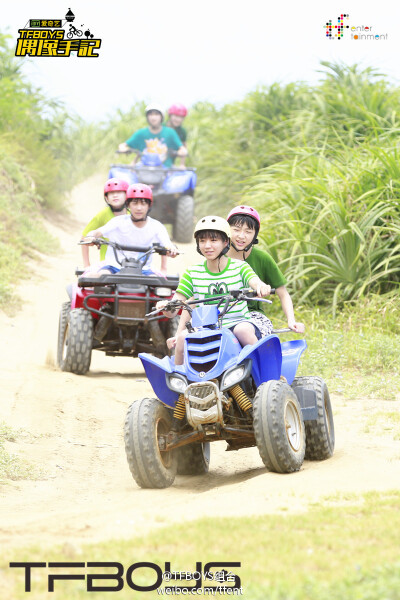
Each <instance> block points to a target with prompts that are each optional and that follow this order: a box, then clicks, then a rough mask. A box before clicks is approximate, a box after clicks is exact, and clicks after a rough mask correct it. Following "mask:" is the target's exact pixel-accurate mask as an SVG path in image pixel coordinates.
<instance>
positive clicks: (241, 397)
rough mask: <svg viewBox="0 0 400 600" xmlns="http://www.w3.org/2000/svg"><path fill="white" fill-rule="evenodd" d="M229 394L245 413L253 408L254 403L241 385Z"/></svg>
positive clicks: (236, 386)
mask: <svg viewBox="0 0 400 600" xmlns="http://www.w3.org/2000/svg"><path fill="white" fill-rule="evenodd" d="M229 393H230V395H231V396H233V398H234V399H235V400H236V402H237V403H238V405H239V406H240V408H241V409H242V410H243V412H246V411H248V410H249V409H250V408H253V405H252V403H251V402H250V400H249V398H248V397H247V396H246V394H245V393H244V391H243V390H242V388H241V387H240V385H239V384H238V383H237V384H236V385H234V386H233V387H232V388H231V389H230V390H229Z"/></svg>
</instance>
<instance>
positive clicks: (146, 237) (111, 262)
mask: <svg viewBox="0 0 400 600" xmlns="http://www.w3.org/2000/svg"><path fill="white" fill-rule="evenodd" d="M152 204H153V192H152V190H151V188H150V187H149V186H148V185H145V184H144V183H134V184H132V185H130V186H129V187H128V190H127V193H126V208H127V209H128V210H129V212H130V214H126V215H121V216H119V217H115V218H114V219H112V220H111V221H109V222H108V223H107V224H106V225H103V226H102V227H99V228H98V229H96V230H94V231H90V232H88V234H87V238H93V237H94V238H99V237H102V236H106V237H107V238H108V239H109V240H110V241H111V242H116V243H117V244H120V245H122V246H145V247H147V246H151V245H152V244H155V243H158V244H161V245H162V246H164V247H166V248H170V251H169V252H168V255H169V256H172V257H175V256H176V254H177V252H176V248H175V247H174V246H173V244H172V242H171V240H170V237H169V235H168V232H167V230H166V229H165V227H164V225H163V224H162V223H160V221H157V220H156V219H152V218H151V217H149V216H148V215H149V212H150V210H151V206H152ZM124 255H126V256H128V257H129V256H134V257H138V256H139V253H138V252H133V251H132V252H129V251H125V252H124V254H121V253H120V252H119V251H118V250H117V256H118V258H119V260H120V261H121V262H122V260H123V258H124ZM152 258H153V256H152V254H150V256H149V258H148V260H147V262H146V265H145V268H144V269H143V274H145V275H150V274H152V273H154V271H152ZM105 263H106V265H105V266H104V267H102V268H101V270H100V271H99V272H98V275H101V274H104V273H117V272H118V271H119V270H120V269H121V265H120V264H119V263H118V262H117V260H116V258H115V255H114V249H113V248H112V247H111V246H108V247H107V251H106V257H105ZM161 272H162V274H163V275H166V274H167V257H166V256H161ZM91 275H92V276H93V275H95V274H91Z"/></svg>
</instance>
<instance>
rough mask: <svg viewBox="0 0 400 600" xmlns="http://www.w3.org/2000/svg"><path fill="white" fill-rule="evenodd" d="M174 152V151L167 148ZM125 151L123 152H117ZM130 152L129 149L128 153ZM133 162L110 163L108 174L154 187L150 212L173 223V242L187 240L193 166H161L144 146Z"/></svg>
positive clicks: (191, 213)
mask: <svg viewBox="0 0 400 600" xmlns="http://www.w3.org/2000/svg"><path fill="white" fill-rule="evenodd" d="M169 152H170V153H172V154H174V152H173V151H169ZM117 153H118V154H127V153H126V152H120V151H118V152H117ZM128 154H129V153H128ZM139 154H140V161H139V162H137V163H136V164H130V165H129V164H113V165H111V166H110V171H109V174H108V177H109V178H111V177H117V178H119V179H124V180H125V181H127V182H128V183H129V184H132V183H145V184H146V185H149V186H150V187H151V189H152V191H153V206H152V209H151V210H152V216H154V218H155V219H158V220H159V221H161V222H162V223H163V224H164V225H165V224H167V223H171V224H172V237H173V239H174V240H175V241H176V242H181V243H189V242H191V241H192V239H193V229H194V190H195V187H196V181H197V176H196V169H194V168H191V167H185V168H184V169H181V168H179V167H169V168H166V167H163V163H162V160H161V157H160V156H159V155H158V154H152V153H149V152H147V151H146V150H145V151H144V152H142V153H139Z"/></svg>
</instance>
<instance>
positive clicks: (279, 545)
mask: <svg viewBox="0 0 400 600" xmlns="http://www.w3.org/2000/svg"><path fill="white" fill-rule="evenodd" d="M160 493H162V492H160ZM399 502H400V492H399V491H392V492H385V493H375V492H369V493H367V494H365V495H363V496H359V497H357V496H353V495H352V496H351V497H343V498H342V497H341V495H340V494H338V495H335V497H334V498H333V497H332V498H329V497H328V498H326V500H322V501H321V502H320V503H319V504H318V505H315V504H314V505H312V506H310V510H308V511H307V512H305V513H300V514H293V513H292V514H288V513H286V514H282V515H264V516H259V517H247V518H238V519H234V520H232V519H229V518H225V519H212V518H210V519H201V520H197V521H192V522H187V523H183V524H182V525H174V526H169V527H166V528H161V529H158V530H156V531H153V532H152V533H151V534H150V535H148V536H146V537H144V536H141V537H136V538H132V539H129V540H112V541H109V542H105V543H101V544H96V545H85V546H82V547H75V550H74V552H71V548H69V549H68V550H66V549H65V548H64V549H62V548H57V549H52V550H51V551H49V550H45V549H44V548H41V547H40V546H37V547H35V548H29V549H24V550H18V551H13V556H7V557H4V556H3V565H2V567H3V568H4V569H5V568H8V564H6V563H5V560H7V563H8V562H9V560H11V561H13V560H15V561H28V560H32V558H33V557H34V559H35V560H37V561H43V562H49V561H57V562H63V561H69V562H71V561H80V562H85V561H88V562H89V561H93V562H97V561H99V562H101V561H118V562H120V563H122V565H124V567H125V570H126V569H127V568H128V567H129V565H131V564H133V563H138V562H141V561H147V562H153V563H156V564H157V565H159V566H160V567H161V569H162V571H164V570H166V569H165V566H164V565H165V562H170V563H171V570H172V571H185V572H192V573H193V572H194V571H196V562H201V563H202V565H203V568H204V565H205V564H206V563H207V562H210V561H221V562H225V563H226V562H234V563H238V562H239V563H241V566H240V567H236V566H232V567H230V568H229V567H228V568H227V570H228V571H231V572H233V573H235V574H237V575H239V577H240V579H241V585H242V586H243V592H244V593H243V596H242V597H244V598H248V599H249V600H353V599H355V598H359V599H363V600H377V599H383V598H385V600H395V599H398V598H399V597H400V595H399V594H400V562H399V554H398V531H399V527H400V511H399V510H398V506H399ZM0 564H1V563H0ZM218 570H221V568H213V569H212V571H213V572H214V573H215V572H216V571H218ZM52 572H54V573H58V572H65V569H64V571H58V570H53V571H52ZM75 572H76V573H78V572H79V573H80V574H82V573H83V572H84V570H83V569H81V568H80V569H74V573H75ZM86 572H89V573H100V572H105V573H109V574H110V575H111V574H115V572H116V571H115V568H112V569H105V570H104V569H99V568H96V569H94V570H92V569H87V570H86ZM47 574H48V571H47V569H34V576H33V578H32V591H31V593H30V598H32V600H36V599H39V598H43V594H44V593H45V590H46V585H47V584H46V577H47ZM7 575H8V578H9V579H10V582H11V583H12V586H13V587H14V590H15V594H16V595H15V596H9V597H10V598H11V597H14V598H17V597H21V598H22V597H24V592H23V589H24V571H23V569H8V573H7ZM132 579H133V581H134V583H135V584H136V585H141V586H144V585H151V584H152V583H154V582H155V580H156V575H155V572H154V571H153V570H151V569H146V568H143V569H141V568H138V569H136V570H135V571H134V573H133V576H132ZM115 583H116V581H115V579H114V580H113V579H110V580H108V581H101V580H97V581H96V582H95V585H107V586H109V587H112V586H115ZM173 583H174V582H170V585H171V584H173ZM177 583H179V584H180V585H182V586H185V585H190V582H184V581H181V582H177ZM192 584H193V582H192ZM208 584H212V585H220V584H217V583H216V582H215V581H213V582H207V584H204V585H208ZM164 585H165V582H163V584H162V587H164ZM226 585H227V586H232V585H233V583H232V582H227V584H226ZM57 588H58V590H59V592H58V594H57V593H54V597H55V598H65V597H66V594H68V598H69V599H80V598H83V597H86V594H87V591H86V583H85V582H83V581H77V582H72V581H56V582H55V590H56V592H57ZM17 593H18V594H19V595H17ZM92 593H93V598H96V599H102V598H108V597H109V593H107V592H92ZM216 595H217V596H219V597H222V595H223V594H221V593H217V594H216ZM139 596H140V597H142V596H143V597H146V598H149V600H151V599H153V598H156V597H158V593H157V591H154V592H146V593H142V594H141V593H137V592H134V591H133V590H132V589H131V588H129V587H128V585H127V583H126V579H125V587H124V590H123V591H120V592H119V593H118V598H121V600H125V599H128V598H129V599H130V598H132V597H139Z"/></svg>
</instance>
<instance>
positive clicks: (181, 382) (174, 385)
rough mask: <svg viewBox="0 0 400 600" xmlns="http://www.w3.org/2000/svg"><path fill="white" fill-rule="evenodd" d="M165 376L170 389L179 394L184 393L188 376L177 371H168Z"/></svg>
mask: <svg viewBox="0 0 400 600" xmlns="http://www.w3.org/2000/svg"><path fill="white" fill-rule="evenodd" d="M165 378H166V382H167V386H168V387H169V389H170V390H172V391H173V392H178V394H184V392H185V390H186V388H187V385H188V382H187V379H186V377H184V376H183V375H177V374H176V373H174V374H171V373H166V377H165Z"/></svg>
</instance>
